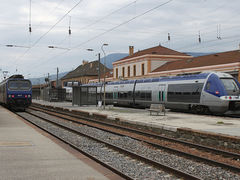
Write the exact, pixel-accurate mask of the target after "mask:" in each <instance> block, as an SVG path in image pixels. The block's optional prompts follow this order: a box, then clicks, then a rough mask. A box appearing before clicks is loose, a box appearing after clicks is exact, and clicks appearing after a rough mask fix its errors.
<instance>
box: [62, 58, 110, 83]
mask: <svg viewBox="0 0 240 180" xmlns="http://www.w3.org/2000/svg"><path fill="white" fill-rule="evenodd" d="M99 65H100V68H99V67H98V66H99ZM98 69H100V76H102V75H103V72H104V65H103V64H101V63H100V64H99V62H98V61H92V62H88V61H83V63H82V64H81V65H80V66H78V67H77V68H76V69H75V70H73V71H71V72H69V73H68V74H66V75H65V76H64V77H62V78H61V81H62V86H67V83H68V82H73V83H74V84H78V85H79V84H87V83H88V82H89V80H91V79H98V72H99V71H98ZM109 71H110V69H108V68H107V67H105V72H106V73H107V72H109Z"/></svg>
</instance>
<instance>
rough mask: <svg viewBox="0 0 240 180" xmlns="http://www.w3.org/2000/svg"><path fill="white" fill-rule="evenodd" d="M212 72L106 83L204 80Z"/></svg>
mask: <svg viewBox="0 0 240 180" xmlns="http://www.w3.org/2000/svg"><path fill="white" fill-rule="evenodd" d="M211 73H213V72H205V73H200V74H192V75H182V76H168V77H157V78H146V79H137V80H122V81H113V82H107V83H106V84H108V85H117V84H133V83H135V81H136V82H137V83H149V82H166V81H178V80H195V79H206V78H207V77H208V75H209V74H211ZM215 74H217V75H218V76H224V77H230V75H228V76H226V75H227V74H226V73H219V72H215ZM102 84H103V83H90V84H83V85H81V86H97V87H98V86H101V85H102Z"/></svg>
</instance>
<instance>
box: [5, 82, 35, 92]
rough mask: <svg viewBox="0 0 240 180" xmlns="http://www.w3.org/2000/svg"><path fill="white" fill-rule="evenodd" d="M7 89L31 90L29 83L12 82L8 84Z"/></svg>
mask: <svg viewBox="0 0 240 180" xmlns="http://www.w3.org/2000/svg"><path fill="white" fill-rule="evenodd" d="M8 88H9V89H10V90H29V89H30V88H31V83H30V82H29V81H14V80H11V81H9V82H8Z"/></svg>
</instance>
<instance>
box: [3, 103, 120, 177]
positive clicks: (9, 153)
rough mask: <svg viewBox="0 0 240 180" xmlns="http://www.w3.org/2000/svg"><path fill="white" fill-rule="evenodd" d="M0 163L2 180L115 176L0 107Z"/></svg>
mask: <svg viewBox="0 0 240 180" xmlns="http://www.w3.org/2000/svg"><path fill="white" fill-rule="evenodd" d="M0 162H1V163H0V179H2V180H5V179H6V180H9V179H11V180H13V179H24V180H28V179H29V180H30V179H31V180H32V179H37V180H38V179H44V180H46V179H51V180H52V179H58V180H61V179H63V180H65V179H84V180H93V179H94V180H98V179H99V180H105V179H117V178H116V177H114V175H112V174H111V172H110V171H108V170H107V169H105V168H103V167H102V166H100V165H98V164H96V163H95V162H93V161H92V160H90V159H88V158H87V157H85V156H83V155H80V153H78V152H77V151H75V150H73V149H72V148H70V147H69V146H67V145H65V144H64V143H61V142H60V141H59V140H57V139H56V138H54V137H50V135H47V133H44V132H43V131H41V130H39V129H37V128H34V127H33V126H32V125H31V124H30V123H26V122H24V121H23V120H22V119H21V118H20V117H18V116H17V115H15V114H14V113H12V112H10V111H9V110H7V109H5V108H3V107H1V106H0ZM115 176H116V175H115Z"/></svg>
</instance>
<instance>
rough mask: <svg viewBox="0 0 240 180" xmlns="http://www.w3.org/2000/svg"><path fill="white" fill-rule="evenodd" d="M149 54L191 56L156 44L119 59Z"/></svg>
mask: <svg viewBox="0 0 240 180" xmlns="http://www.w3.org/2000/svg"><path fill="white" fill-rule="evenodd" d="M147 54H155V55H175V56H189V55H187V54H185V53H181V52H178V51H174V50H172V49H169V48H166V47H163V46H155V47H152V48H148V49H144V50H142V51H138V52H136V53H134V54H133V55H131V56H127V57H125V58H122V59H120V60H118V61H122V60H125V59H129V58H133V57H138V56H143V55H147ZM118 61H116V62H118Z"/></svg>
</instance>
